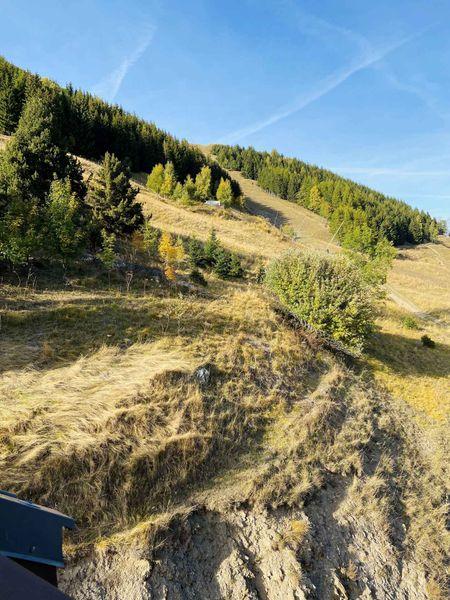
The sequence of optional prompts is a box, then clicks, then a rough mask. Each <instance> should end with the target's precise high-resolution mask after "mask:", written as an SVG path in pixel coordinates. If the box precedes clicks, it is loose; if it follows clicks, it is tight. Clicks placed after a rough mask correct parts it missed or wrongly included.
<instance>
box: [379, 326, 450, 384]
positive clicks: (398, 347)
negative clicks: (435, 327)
mask: <svg viewBox="0 0 450 600" xmlns="http://www.w3.org/2000/svg"><path fill="white" fill-rule="evenodd" d="M367 354H368V355H369V356H370V357H372V358H375V359H376V360H378V361H380V362H381V363H383V364H384V365H386V366H387V367H388V368H389V369H390V370H392V371H394V372H396V373H398V374H399V375H418V376H427V377H448V376H450V346H449V345H448V344H444V343H441V342H436V347H435V348H426V347H424V346H423V344H422V342H421V341H420V339H414V338H409V337H405V336H401V335H397V334H393V333H385V332H378V333H376V334H374V336H373V337H372V339H371V341H370V344H369V346H368V348H367Z"/></svg>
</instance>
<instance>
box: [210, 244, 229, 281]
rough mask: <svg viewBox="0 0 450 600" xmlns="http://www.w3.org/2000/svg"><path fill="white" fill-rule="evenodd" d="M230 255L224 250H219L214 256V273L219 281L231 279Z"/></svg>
mask: <svg viewBox="0 0 450 600" xmlns="http://www.w3.org/2000/svg"><path fill="white" fill-rule="evenodd" d="M230 272H231V253H230V252H228V251H227V250H225V249H224V248H219V250H217V252H216V254H215V263H214V273H215V274H216V275H218V276H219V277H220V278H221V279H229V278H230V277H231V275H230Z"/></svg>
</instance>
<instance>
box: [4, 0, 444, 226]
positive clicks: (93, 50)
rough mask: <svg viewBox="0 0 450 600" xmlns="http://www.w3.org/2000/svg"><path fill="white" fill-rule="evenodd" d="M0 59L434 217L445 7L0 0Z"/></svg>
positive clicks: (394, 2)
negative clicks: (302, 164)
mask: <svg viewBox="0 0 450 600" xmlns="http://www.w3.org/2000/svg"><path fill="white" fill-rule="evenodd" d="M0 54H2V55H4V56H5V57H6V58H7V59H9V60H11V61H12V62H14V63H15V64H18V65H20V66H22V67H25V68H28V69H30V70H31V71H36V72H38V73H40V74H41V75H45V76H48V77H50V78H52V79H55V80H57V81H58V82H60V83H63V84H65V83H67V82H69V81H70V82H72V83H73V84H74V85H75V86H76V87H80V88H82V89H85V90H90V91H92V92H94V93H96V94H98V95H100V96H102V97H104V98H105V99H107V100H111V101H114V102H117V103H119V104H122V105H123V106H124V107H125V108H126V109H128V110H130V111H133V112H135V113H136V114H138V115H140V116H142V117H144V118H146V119H149V120H152V121H154V122H155V123H156V124H157V125H158V126H160V127H162V128H163V129H166V130H168V131H170V132H171V133H173V134H175V135H177V136H179V137H185V138H187V139H188V140H190V141H193V142H201V143H210V142H215V141H222V142H226V143H239V144H241V145H253V146H255V147H256V148H258V149H267V150H271V149H272V148H276V149H277V150H279V151H280V152H283V153H285V154H288V155H291V156H297V157H299V158H301V159H303V160H306V161H308V162H312V163H314V164H318V165H321V166H324V167H327V168H330V169H332V170H334V171H336V172H338V173H341V174H342V175H344V176H347V177H350V178H352V179H355V180H357V181H360V182H363V183H365V184H367V185H370V186H372V187H374V188H376V189H379V190H380V191H383V192H385V193H387V194H390V195H393V196H395V197H399V198H402V199H404V200H406V201H407V202H409V203H410V204H412V205H414V206H418V207H419V208H423V209H425V210H428V211H429V212H431V213H432V214H433V215H435V216H437V217H445V218H447V219H448V218H450V0H445V1H443V0H420V1H419V0H378V1H377V2H374V1H373V0H321V1H320V2H319V1H317V0H316V1H312V0H239V2H236V1H234V0H227V1H226V2H217V1H214V0H189V1H186V0H184V1H182V0H174V1H170V0H169V1H166V2H163V1H157V0H146V1H144V0H127V2H123V1H122V2H119V1H118V0H76V1H72V0H64V1H63V0H60V1H56V0H40V1H39V2H32V1H31V0H27V1H26V0H0Z"/></svg>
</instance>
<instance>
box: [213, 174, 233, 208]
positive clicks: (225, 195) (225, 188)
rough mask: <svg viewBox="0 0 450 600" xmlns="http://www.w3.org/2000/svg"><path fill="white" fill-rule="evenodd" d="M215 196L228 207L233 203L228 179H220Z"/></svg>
mask: <svg viewBox="0 0 450 600" xmlns="http://www.w3.org/2000/svg"><path fill="white" fill-rule="evenodd" d="M216 198H217V200H219V202H220V203H221V204H223V206H225V207H228V206H231V205H232V204H233V200H234V197H233V190H232V189H231V183H230V180H229V179H223V178H222V179H221V180H220V183H219V187H218V188H217V192H216Z"/></svg>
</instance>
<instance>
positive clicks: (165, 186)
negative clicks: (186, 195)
mask: <svg viewBox="0 0 450 600" xmlns="http://www.w3.org/2000/svg"><path fill="white" fill-rule="evenodd" d="M176 185H177V178H176V176H175V169H174V166H173V163H172V162H167V163H166V166H165V167H164V179H163V182H162V185H161V188H160V190H159V193H160V194H161V196H164V197H166V198H171V197H172V195H173V192H174V190H175V186H176Z"/></svg>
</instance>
